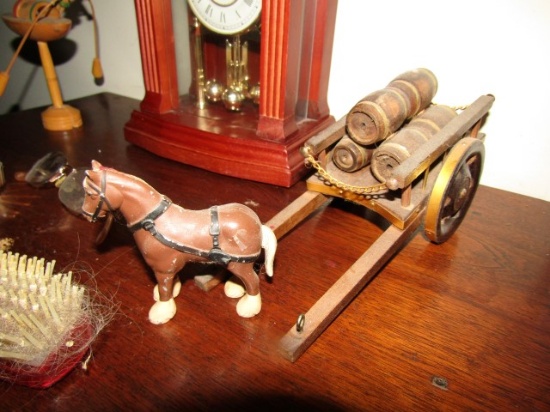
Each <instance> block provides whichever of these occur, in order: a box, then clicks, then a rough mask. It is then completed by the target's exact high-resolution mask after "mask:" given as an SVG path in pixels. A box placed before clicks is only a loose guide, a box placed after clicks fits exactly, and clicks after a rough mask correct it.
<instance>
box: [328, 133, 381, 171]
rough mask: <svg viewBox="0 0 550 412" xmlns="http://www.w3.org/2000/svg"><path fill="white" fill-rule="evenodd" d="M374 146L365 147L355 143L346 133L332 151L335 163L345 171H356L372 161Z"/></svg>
mask: <svg viewBox="0 0 550 412" xmlns="http://www.w3.org/2000/svg"><path fill="white" fill-rule="evenodd" d="M373 151H374V147H365V146H361V145H360V144H357V143H355V142H354V141H353V140H351V139H350V138H349V136H347V135H344V137H342V139H340V141H339V142H338V143H337V144H336V146H334V149H333V151H332V161H333V163H334V164H335V165H336V166H337V167H338V168H339V169H341V170H343V171H344V172H355V171H357V170H359V169H362V168H363V167H365V166H367V165H368V164H369V163H370V159H371V157H372V152H373Z"/></svg>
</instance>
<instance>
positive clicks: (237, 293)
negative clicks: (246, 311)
mask: <svg viewBox="0 0 550 412" xmlns="http://www.w3.org/2000/svg"><path fill="white" fill-rule="evenodd" d="M223 291H224V292H225V296H227V297H228V298H240V297H241V296H243V295H244V293H245V289H244V286H243V284H242V283H241V281H240V280H239V279H238V278H237V277H235V276H232V277H231V278H230V279H229V280H227V282H225V285H224V286H223Z"/></svg>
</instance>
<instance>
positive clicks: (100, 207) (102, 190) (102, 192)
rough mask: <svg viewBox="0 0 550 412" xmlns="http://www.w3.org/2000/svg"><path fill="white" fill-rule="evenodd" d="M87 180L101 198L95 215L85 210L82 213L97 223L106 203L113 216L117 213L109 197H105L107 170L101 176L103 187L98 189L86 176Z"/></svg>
mask: <svg viewBox="0 0 550 412" xmlns="http://www.w3.org/2000/svg"><path fill="white" fill-rule="evenodd" d="M86 178H87V179H88V184H89V187H90V188H91V189H92V190H93V191H94V192H96V193H97V195H98V196H99V202H97V206H96V208H95V211H94V213H90V212H86V211H85V210H82V213H83V214H84V215H85V216H89V217H90V220H91V221H92V222H93V223H95V222H96V221H97V219H98V218H99V213H100V212H101V210H103V204H104V203H105V204H106V205H107V209H109V212H111V213H113V214H114V213H115V210H114V209H113V207H112V206H111V204H110V203H109V200H108V199H107V196H106V195H105V192H106V189H107V170H103V173H102V174H101V187H98V186H97V185H96V184H95V183H94V182H93V181H92V180H91V179H90V177H89V176H88V175H86Z"/></svg>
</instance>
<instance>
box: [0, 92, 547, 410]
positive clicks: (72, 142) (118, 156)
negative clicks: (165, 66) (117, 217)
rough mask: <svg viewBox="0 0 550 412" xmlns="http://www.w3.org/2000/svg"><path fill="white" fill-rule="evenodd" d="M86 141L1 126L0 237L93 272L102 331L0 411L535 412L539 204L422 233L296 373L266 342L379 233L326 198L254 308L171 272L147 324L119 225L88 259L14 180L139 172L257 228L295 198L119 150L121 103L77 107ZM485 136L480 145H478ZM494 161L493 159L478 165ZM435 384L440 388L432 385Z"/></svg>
mask: <svg viewBox="0 0 550 412" xmlns="http://www.w3.org/2000/svg"><path fill="white" fill-rule="evenodd" d="M72 104H73V105H74V106H76V107H78V108H80V109H81V111H82V115H83V119H84V127H83V129H82V130H80V131H78V132H77V133H73V134H55V133H49V132H46V131H44V130H43V129H42V126H41V123H40V114H39V113H40V111H39V110H30V111H26V112H21V113H16V114H11V115H6V116H3V117H0V130H1V136H0V161H1V162H3V164H4V172H5V175H6V180H7V183H6V185H5V187H4V188H3V189H2V191H1V192H0V212H1V213H0V238H4V237H9V238H13V239H15V244H14V246H13V248H12V250H13V251H17V252H19V253H25V254H28V255H33V256H38V257H44V258H46V259H48V260H51V259H56V261H57V266H56V268H57V269H60V270H61V269H63V268H67V269H72V270H75V271H80V273H81V274H82V279H86V277H87V275H86V273H88V274H90V275H91V276H93V279H92V280H91V281H90V280H89V281H88V284H90V285H93V287H95V288H97V290H98V291H99V292H101V293H102V294H103V295H105V296H107V297H108V298H110V299H111V301H112V302H113V304H115V305H117V307H118V309H117V312H116V315H115V317H114V318H113V320H112V321H111V323H110V324H109V325H107V326H106V327H105V329H104V330H103V331H102V332H101V334H100V335H99V336H98V338H97V339H96V341H95V342H94V344H93V346H92V349H93V357H92V359H91V361H90V362H89V363H88V368H87V370H84V369H82V368H80V367H77V369H75V370H74V371H73V372H72V373H70V374H69V375H68V376H67V377H66V378H64V379H63V380H62V381H60V382H58V383H57V384H55V385H54V386H53V387H51V388H50V389H46V390H36V389H30V388H26V387H22V386H17V385H12V384H10V383H8V382H0V405H1V409H2V410H3V411H11V410H29V411H30V410H32V411H47V410H56V411H75V410H103V411H111V410H136V411H141V410H143V411H151V410H247V409H262V410H270V409H272V410H283V409H284V410H293V409H294V410H308V409H309V410H453V411H454V410H499V411H505V410H522V411H533V410H536V411H542V410H550V390H549V388H550V366H549V365H550V329H549V324H550V293H549V285H550V235H549V234H548V233H549V232H548V230H549V228H550V205H549V204H548V202H544V201H541V200H536V199H532V198H528V197H524V196H520V195H516V194H512V193H508V192H504V191H500V190H495V189H491V188H487V187H481V188H480V190H479V191H478V193H477V195H476V198H475V199H474V202H473V205H472V207H471V209H470V212H469V214H468V216H467V217H466V219H465V221H464V222H463V223H462V225H461V227H460V228H459V230H458V232H457V233H456V234H455V235H454V236H453V237H452V238H451V239H450V240H449V241H447V242H446V243H444V244H443V245H434V244H431V243H429V242H428V241H426V239H425V238H424V236H423V234H422V232H421V231H419V232H418V234H417V235H416V236H415V237H414V238H413V239H412V240H411V241H410V242H409V243H408V244H407V245H406V247H404V248H403V249H402V250H401V251H399V253H398V254H397V255H396V256H395V257H394V258H393V259H392V260H391V261H390V263H389V264H387V265H386V266H385V267H384V268H383V269H382V271H381V272H380V273H379V275H378V276H377V277H376V278H374V280H372V281H371V282H370V283H369V284H368V285H367V286H366V287H365V288H364V289H363V290H362V291H361V293H360V294H359V295H358V296H357V297H356V298H355V299H354V300H353V302H352V303H351V304H350V305H349V306H348V307H347V308H346V309H345V310H344V311H343V313H342V314H341V315H340V316H339V317H338V318H337V319H336V320H335V321H334V322H333V323H332V324H331V325H330V326H329V327H328V329H327V330H326V331H325V332H324V333H323V334H322V335H321V337H320V338H319V339H317V341H316V342H315V343H314V344H313V345H312V346H311V347H310V348H309V349H308V350H307V351H306V353H305V354H304V355H302V357H300V358H299V359H298V361H296V362H295V363H291V362H289V361H287V360H286V359H284V358H283V357H282V356H281V355H280V354H279V353H278V348H277V345H278V342H279V340H280V339H281V337H282V336H283V335H284V334H285V333H286V332H287V330H288V329H289V328H290V327H291V326H292V325H293V324H294V322H295V321H296V318H297V316H298V314H300V313H302V312H306V311H307V310H308V309H309V308H310V307H311V306H312V305H313V304H314V303H315V302H316V300H317V299H319V297H320V296H322V294H323V293H324V291H325V290H327V289H328V288H329V287H330V285H331V284H332V283H334V282H335V281H336V280H337V279H338V278H339V276H340V275H341V274H342V273H344V272H345V271H346V270H347V269H348V268H349V267H350V266H351V265H352V264H353V263H354V262H355V260H356V259H358V258H359V256H361V254H362V253H363V252H364V251H365V250H366V249H367V248H368V247H369V245H371V244H372V243H373V242H374V241H375V240H376V239H377V237H378V236H380V234H381V233H382V229H383V226H384V222H383V221H382V220H381V219H379V218H378V217H377V216H376V215H373V214H372V213H367V212H366V211H365V210H364V209H363V208H362V207H359V206H355V205H353V204H349V203H345V202H342V201H339V200H338V199H335V200H334V201H333V202H332V203H331V204H330V205H329V206H327V207H324V208H322V209H320V210H318V211H317V212H315V213H313V214H312V215H311V216H310V217H309V218H308V219H307V220H306V221H304V222H302V224H300V225H299V226H298V227H297V228H295V229H294V230H293V231H291V232H290V233H288V234H287V235H286V236H284V237H283V238H282V239H281V240H280V242H279V249H278V253H277V258H276V265H275V276H274V279H273V281H272V282H268V281H267V280H266V279H265V278H263V279H262V282H261V283H262V285H261V286H262V296H263V303H264V305H263V309H262V312H261V313H260V314H259V315H258V316H256V317H255V318H253V319H242V318H239V317H238V316H237V314H236V312H235V302H234V301H232V300H230V299H229V298H226V297H225V296H224V294H223V288H222V287H221V286H218V287H216V288H214V289H213V290H211V291H209V292H205V291H203V290H201V289H200V288H198V287H197V286H196V284H195V282H194V281H193V276H194V274H196V273H206V271H208V270H209V268H207V267H188V268H186V269H184V271H183V272H182V273H181V276H180V277H181V279H182V281H183V288H182V293H181V295H180V296H179V297H178V298H177V305H178V313H177V314H176V316H175V318H174V319H173V320H172V321H170V322H169V323H168V324H166V325H162V326H154V325H152V324H150V323H149V321H148V319H147V312H148V310H149V307H150V306H151V304H152V303H153V299H152V289H153V285H154V282H153V277H152V275H151V273H150V271H149V269H148V267H146V266H145V264H144V263H143V261H142V259H141V257H140V255H139V254H138V252H137V250H136V248H135V246H134V243H133V240H132V238H131V237H130V235H129V233H128V232H127V230H126V228H125V227H123V226H122V225H115V226H114V228H113V230H112V231H111V233H110V234H109V236H108V238H107V240H106V242H105V243H104V244H103V245H102V246H101V247H100V248H96V247H95V246H94V238H95V236H96V234H97V233H98V230H99V229H100V226H99V225H97V224H96V225H94V224H91V223H88V222H87V221H85V220H84V219H81V218H78V217H75V216H73V215H71V214H69V213H68V212H67V211H66V210H65V209H64V208H63V207H62V205H61V204H60V202H59V201H58V200H57V189H55V188H48V189H46V188H44V189H35V188H32V187H30V186H28V185H27V184H26V183H23V182H18V181H16V179H15V175H16V174H17V173H18V172H25V171H26V170H28V169H29V167H30V166H31V165H32V164H33V163H34V162H35V161H36V160H37V159H38V158H39V157H41V156H42V155H44V154H45V153H47V152H49V151H52V150H62V151H63V152H65V154H66V156H67V157H68V159H69V163H70V164H71V165H72V166H88V165H89V162H90V160H91V159H97V160H99V161H101V162H102V163H103V164H105V165H109V166H112V167H115V168H118V169H120V170H122V171H125V172H128V173H131V174H135V175H138V176H140V177H142V178H144V179H145V180H146V181H148V182H149V183H150V184H151V185H153V186H154V187H155V188H156V189H158V190H159V191H160V192H162V193H164V194H166V195H167V196H169V197H171V198H172V200H173V201H174V202H177V203H179V204H181V205H182V206H184V207H188V208H195V209H199V208H205V207H208V206H210V205H212V204H221V203H226V202H240V203H245V204H248V205H251V207H253V208H254V210H255V211H256V212H257V213H258V215H259V216H260V218H261V219H262V220H263V221H267V220H269V219H270V218H272V217H273V216H274V215H275V214H276V213H277V212H278V211H280V210H282V209H283V208H284V207H285V206H286V205H288V204H289V203H290V202H291V201H292V200H294V199H295V198H297V197H298V196H299V195H300V194H301V193H303V191H304V190H305V184H304V183H303V182H299V183H298V184H297V185H295V186H293V187H292V188H290V189H285V188H280V187H275V186H270V185H266V184H261V183H256V182H250V181H243V180H238V179H234V178H230V177H226V176H221V175H216V174H213V173H210V172H206V171H204V170H201V169H196V168H192V167H189V166H186V165H182V164H178V163H175V162H171V161H169V160H166V159H162V158H160V157H157V156H155V155H153V154H150V153H148V152H146V151H144V150H142V149H140V148H138V147H135V146H132V145H130V144H128V143H127V142H126V141H124V139H123V132H122V130H123V126H124V123H125V122H126V121H127V120H128V119H129V116H130V113H131V111H132V109H134V108H136V107H137V106H138V102H137V101H133V100H130V99H127V98H123V97H120V96H115V95H111V94H101V95H97V96H94V97H90V98H85V99H80V100H76V101H74V102H72ZM487 138H488V139H490V138H492V136H488V137H487ZM487 155H488V156H491V153H487ZM434 377H439V378H442V379H445V380H446V382H447V384H448V386H447V388H446V389H442V388H440V387H438V386H436V385H434V384H433V379H434Z"/></svg>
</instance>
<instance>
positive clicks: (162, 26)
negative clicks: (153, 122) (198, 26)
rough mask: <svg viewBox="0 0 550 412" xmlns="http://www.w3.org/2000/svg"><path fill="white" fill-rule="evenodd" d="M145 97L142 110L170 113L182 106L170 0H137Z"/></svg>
mask: <svg viewBox="0 0 550 412" xmlns="http://www.w3.org/2000/svg"><path fill="white" fill-rule="evenodd" d="M135 7H136V15H137V21H138V35H139V43H140V48H141V59H142V67H143V79H144V82H145V98H144V99H143V101H142V102H141V110H143V111H148V112H152V113H166V112H169V111H171V110H174V109H175V108H177V107H178V101H179V97H178V81H177V73H176V57H175V48H174V30H173V27H172V21H171V20H170V21H167V20H168V19H171V17H172V5H171V2H170V0H135Z"/></svg>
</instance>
